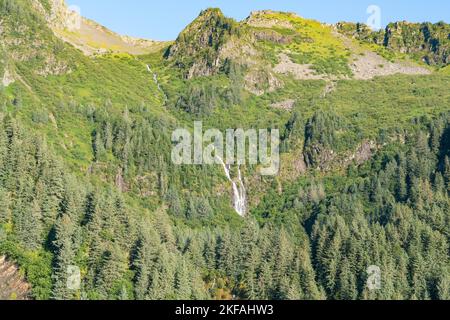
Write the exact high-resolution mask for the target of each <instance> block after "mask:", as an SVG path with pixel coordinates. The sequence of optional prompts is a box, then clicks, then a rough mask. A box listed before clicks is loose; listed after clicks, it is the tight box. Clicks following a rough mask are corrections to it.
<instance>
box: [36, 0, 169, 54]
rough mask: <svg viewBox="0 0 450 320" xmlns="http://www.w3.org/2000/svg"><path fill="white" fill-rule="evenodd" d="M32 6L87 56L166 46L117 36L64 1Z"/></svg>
mask: <svg viewBox="0 0 450 320" xmlns="http://www.w3.org/2000/svg"><path fill="white" fill-rule="evenodd" d="M32 5H33V7H34V8H35V9H36V10H37V11H38V12H39V14H41V15H42V16H43V17H45V19H46V21H47V23H48V24H49V26H50V28H51V29H52V30H53V32H54V33H55V35H57V36H58V37H59V38H60V39H62V40H64V41H66V42H68V43H70V44H72V45H73V46H75V47H76V48H78V49H80V50H81V51H83V52H84V53H85V54H87V55H92V54H104V53H108V52H122V53H130V54H144V53H150V52H153V51H157V50H160V49H161V48H162V47H164V46H165V43H164V42H158V41H152V40H144V39H137V38H132V37H127V36H121V35H118V34H116V33H114V32H112V31H111V30H108V29H107V28H105V27H103V26H101V25H99V24H98V23H96V22H95V21H92V20H89V19H86V18H84V17H82V16H80V14H79V13H78V12H76V11H74V10H71V9H70V8H68V7H67V5H66V3H65V0H50V1H48V2H46V1H41V0H33V1H32Z"/></svg>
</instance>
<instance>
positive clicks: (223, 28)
mask: <svg viewBox="0 0 450 320" xmlns="http://www.w3.org/2000/svg"><path fill="white" fill-rule="evenodd" d="M236 29H237V24H236V22H235V21H234V20H232V19H228V18H226V17H225V16H224V15H223V14H222V12H221V11H220V10H219V9H208V10H205V11H202V12H201V13H200V16H199V17H198V18H197V19H196V20H194V22H192V23H191V24H190V25H189V26H188V27H187V28H186V29H185V30H183V32H182V33H181V34H180V35H179V37H178V39H177V40H176V42H175V43H174V44H173V45H172V46H171V47H170V48H169V49H168V52H167V53H166V56H167V58H168V59H170V60H174V61H175V63H176V64H177V65H178V66H179V67H181V68H184V69H186V70H187V73H186V77H187V78H188V79H190V78H193V77H199V76H210V75H213V74H215V73H217V72H218V71H219V69H220V67H221V65H222V62H223V57H221V55H220V52H221V50H222V48H223V47H224V45H225V44H226V43H227V41H228V40H229V39H230V37H231V36H232V35H233V34H234V33H235V31H236Z"/></svg>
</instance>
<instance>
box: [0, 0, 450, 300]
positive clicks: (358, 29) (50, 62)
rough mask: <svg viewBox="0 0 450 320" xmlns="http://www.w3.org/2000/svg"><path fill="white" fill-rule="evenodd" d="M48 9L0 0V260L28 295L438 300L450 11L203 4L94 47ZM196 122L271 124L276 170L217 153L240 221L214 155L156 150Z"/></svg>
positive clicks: (446, 232) (35, 1) (449, 204)
mask: <svg viewBox="0 0 450 320" xmlns="http://www.w3.org/2000/svg"><path fill="white" fill-rule="evenodd" d="M55 10H58V11H57V12H58V13H59V14H62V15H64V14H66V11H65V10H66V7H65V6H64V2H63V1H44V0H0V21H1V24H0V26H1V30H2V32H0V45H1V47H0V79H2V83H1V85H0V257H1V256H6V257H7V258H8V261H12V262H14V263H17V264H18V265H19V266H20V269H21V272H22V274H23V275H24V276H25V279H26V281H27V282H28V283H29V285H30V287H31V289H30V292H29V296H30V297H31V298H34V299H94V300H95V299H111V300H118V299H152V300H160V299H231V298H233V297H234V298H235V299H282V300H285V299H338V300H339V299H400V300H407V299H421V300H422V299H449V297H450V291H449V288H450V283H449V281H450V280H449V279H450V277H449V276H450V263H449V244H450V239H449V237H450V229H449V228H450V221H449V220H450V199H449V196H450V160H449V157H450V90H449V89H450V73H449V72H448V70H449V66H448V63H449V60H448V49H447V47H448V39H449V37H447V38H446V35H448V36H450V33H449V25H448V24H446V23H439V24H436V25H432V24H407V23H397V24H390V25H389V26H388V27H387V28H386V30H385V31H380V32H379V33H377V34H375V33H372V32H371V31H369V30H368V29H367V27H365V26H362V25H353V24H347V23H341V24H338V25H336V26H331V25H325V24H322V23H320V22H317V21H313V20H309V19H305V18H301V17H299V16H297V15H295V14H292V13H281V12H274V11H261V12H255V13H252V14H251V15H250V16H249V17H248V18H247V19H245V20H243V21H240V22H239V21H235V20H233V19H230V18H227V17H225V16H224V15H223V14H222V12H221V11H220V10H219V9H208V10H205V11H203V12H201V13H200V15H199V17H198V18H197V19H196V20H195V21H193V22H192V23H191V24H190V25H189V26H187V27H186V29H185V30H183V31H182V32H181V34H180V35H179V37H178V38H177V39H176V40H175V41H173V42H168V43H156V42H151V41H145V40H142V41H138V40H135V41H134V42H130V41H128V42H127V41H126V40H124V39H126V38H121V37H120V36H118V35H116V34H114V33H112V32H110V31H109V30H107V29H106V28H100V27H99V26H98V25H97V24H95V23H94V22H89V23H88V22H86V21H85V20H83V21H84V22H83V23H86V25H84V27H85V28H88V26H89V28H94V29H95V30H96V31H95V32H98V34H97V33H96V36H97V38H96V39H97V40H98V39H102V41H103V42H102V41H100V40H98V41H96V42H95V43H90V42H89V39H88V38H86V37H87V35H88V34H89V32H93V31H86V30H93V29H89V28H88V29H82V30H84V31H83V32H85V33H83V32H76V31H73V30H69V29H68V27H67V26H65V25H64V23H63V22H64V21H63V20H58V17H59V15H51V13H52V12H53V13H54V12H56V11H55ZM50 16H51V17H56V20H52V19H53V18H52V19H50V18H49V17H50ZM411 30H413V31H411ZM414 30H416V31H417V30H419V31H420V34H422V35H424V36H423V37H413V36H411V34H410V33H411V32H415V31H414ZM419 31H417V32H419ZM86 32H87V33H86ZM105 39H106V40H105ZM380 39H383V40H380ZM437 42H438V44H437ZM197 120H201V121H203V127H204V129H205V130H206V129H209V128H217V129H219V130H221V131H224V130H226V129H228V128H244V129H251V128H255V129H266V128H269V129H279V130H280V133H281V169H280V173H279V174H278V175H276V176H273V177H272V176H261V175H260V174H259V170H258V168H257V166H253V165H245V166H242V167H240V168H238V167H237V166H232V167H231V168H230V169H231V178H232V179H233V180H235V181H237V175H238V170H239V172H240V171H241V172H242V176H243V184H244V185H245V191H246V195H247V212H246V215H245V217H240V216H239V215H238V214H237V213H236V212H235V210H234V208H233V189H232V185H231V183H230V181H229V180H228V179H227V176H226V175H225V173H224V170H223V168H222V167H221V166H220V165H180V166H178V165H175V164H174V163H173V162H172V160H171V151H172V147H173V142H172V141H171V136H172V132H173V131H174V130H175V129H177V128H188V129H189V130H193V125H194V121H197ZM373 265H375V266H378V267H379V268H380V270H381V282H382V287H381V288H380V289H379V290H369V288H368V287H367V285H366V283H367V280H368V277H369V274H368V273H367V270H368V267H369V266H373ZM69 266H77V267H78V268H79V269H80V274H81V287H80V288H78V289H75V290H71V289H69V288H68V287H67V285H66V284H67V277H68V274H67V270H68V267H69ZM0 288H1V286H0ZM8 292H9V291H8ZM0 296H2V294H1V292H0Z"/></svg>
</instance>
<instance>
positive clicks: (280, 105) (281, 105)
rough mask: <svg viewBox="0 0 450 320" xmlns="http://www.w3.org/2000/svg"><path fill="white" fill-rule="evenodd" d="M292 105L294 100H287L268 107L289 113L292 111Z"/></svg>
mask: <svg viewBox="0 0 450 320" xmlns="http://www.w3.org/2000/svg"><path fill="white" fill-rule="evenodd" d="M294 104H295V100H294V99H288V100H285V101H281V102H277V103H272V104H271V105H270V106H271V107H272V108H275V109H281V110H286V111H290V110H292V108H293V106H294Z"/></svg>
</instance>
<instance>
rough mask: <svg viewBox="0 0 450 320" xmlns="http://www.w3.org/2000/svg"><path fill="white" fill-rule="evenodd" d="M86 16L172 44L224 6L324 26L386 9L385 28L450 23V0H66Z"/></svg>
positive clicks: (236, 13)
mask: <svg viewBox="0 0 450 320" xmlns="http://www.w3.org/2000/svg"><path fill="white" fill-rule="evenodd" d="M66 1H67V3H68V4H69V5H76V6H78V7H79V8H80V10H81V14H82V15H83V16H85V17H88V18H91V19H93V20H95V21H97V22H99V23H101V24H103V25H104V26H106V27H108V28H110V29H111V30H113V31H116V32H118V33H121V34H126V35H131V36H136V37H140V38H148V39H155V40H172V39H175V38H176V37H177V35H178V33H179V32H180V31H181V30H182V29H183V28H184V27H185V26H186V25H187V24H189V23H190V22H191V21H192V20H193V19H195V17H197V15H198V14H199V12H200V11H201V10H202V9H206V8H208V7H218V8H221V9H222V11H223V12H224V14H225V15H227V16H229V17H233V18H235V19H237V20H242V19H244V18H245V17H247V16H248V15H249V13H250V12H251V11H253V10H262V9H273V10H279V11H290V12H296V13H297V14H299V15H300V16H302V17H306V18H312V19H316V20H319V21H322V22H327V23H335V22H337V21H343V20H345V21H355V22H357V21H361V22H366V21H367V18H368V16H369V15H368V14H367V13H366V10H367V7H368V6H369V5H373V4H374V5H377V6H379V7H380V8H381V18H382V24H383V25H384V24H386V23H388V22H391V21H399V20H408V21H413V22H423V21H431V22H438V21H441V20H443V21H445V22H450V1H448V0H427V1H424V0H420V1H419V0H369V1H368V0H164V1H157V0H66Z"/></svg>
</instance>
